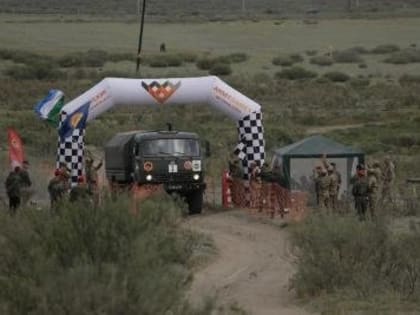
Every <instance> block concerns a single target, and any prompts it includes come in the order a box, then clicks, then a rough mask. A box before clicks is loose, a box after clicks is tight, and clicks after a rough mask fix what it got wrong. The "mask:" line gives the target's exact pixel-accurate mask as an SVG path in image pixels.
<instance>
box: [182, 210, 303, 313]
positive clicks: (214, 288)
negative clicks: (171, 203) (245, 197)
mask: <svg viewBox="0 0 420 315" xmlns="http://www.w3.org/2000/svg"><path fill="white" fill-rule="evenodd" d="M281 223H282V222H275V221H272V222H268V221H267V222H264V221H262V220H258V219H257V218H254V217H252V216H250V215H249V214H247V213H246V212H243V211H229V212H222V213H212V214H207V215H201V216H195V217H191V218H189V219H188V220H187V221H186V223H185V225H186V226H187V227H189V228H191V229H193V230H196V231H198V232H202V233H205V234H208V235H210V236H211V237H212V238H213V240H214V242H215V245H216V247H217V250H218V255H217V256H216V257H215V258H214V259H213V261H212V262H210V263H209V264H208V265H207V266H206V267H204V268H203V269H201V270H199V271H198V272H197V273H196V274H195V276H194V281H193V283H192V287H191V290H190V292H189V298H190V300H191V302H192V303H193V304H199V303H200V302H202V299H203V297H215V298H216V301H217V306H224V307H225V309H226V307H227V308H229V307H230V306H231V305H235V304H237V305H238V306H239V307H240V308H241V309H243V310H245V311H246V312H247V313H250V314H257V315H274V314H276V315H278V314H282V315H304V314H309V313H308V312H307V311H305V310H304V309H302V308H300V307H298V306H296V305H295V301H294V300H293V299H294V298H293V293H292V292H290V291H289V289H288V281H289V278H290V277H291V276H292V274H293V266H292V263H291V260H292V258H291V256H290V253H289V252H288V245H287V237H286V234H287V231H285V230H284V229H282V228H281Z"/></svg>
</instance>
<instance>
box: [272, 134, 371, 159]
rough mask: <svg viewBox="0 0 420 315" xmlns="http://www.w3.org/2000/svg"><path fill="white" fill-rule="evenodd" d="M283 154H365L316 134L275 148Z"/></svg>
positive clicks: (276, 152) (279, 153) (275, 151)
mask: <svg viewBox="0 0 420 315" xmlns="http://www.w3.org/2000/svg"><path fill="white" fill-rule="evenodd" d="M274 153H275V154H276V155H281V156H308V157H310V156H320V155H323V154H326V155H327V156H354V155H361V154H364V153H363V152H362V151H360V150H358V149H354V148H352V147H348V146H345V145H343V144H341V143H338V142H335V141H334V140H331V139H329V138H326V137H324V136H321V135H314V136H310V137H308V138H305V139H302V140H300V141H298V142H295V143H292V144H290V145H288V146H285V147H283V148H280V149H277V150H274Z"/></svg>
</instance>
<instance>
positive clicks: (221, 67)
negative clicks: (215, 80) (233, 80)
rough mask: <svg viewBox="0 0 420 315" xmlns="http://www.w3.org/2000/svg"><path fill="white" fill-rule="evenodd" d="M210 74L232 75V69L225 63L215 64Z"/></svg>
mask: <svg viewBox="0 0 420 315" xmlns="http://www.w3.org/2000/svg"><path fill="white" fill-rule="evenodd" d="M209 73H210V74H211V75H229V74H231V73H232V68H231V67H230V66H229V65H228V64H225V63H215V64H214V65H213V66H212V67H211V68H210V71H209Z"/></svg>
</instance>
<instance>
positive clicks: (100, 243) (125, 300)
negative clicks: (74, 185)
mask: <svg viewBox="0 0 420 315" xmlns="http://www.w3.org/2000/svg"><path fill="white" fill-rule="evenodd" d="M128 208H129V202H128V199H119V200H117V201H112V200H110V199H107V200H105V202H104V206H103V207H101V208H97V209H92V208H90V207H89V206H87V205H86V204H85V205H82V204H63V205H62V207H61V208H60V211H59V213H58V214H56V215H51V214H50V213H49V211H36V212H33V211H29V210H28V211H26V212H23V213H20V214H18V216H17V217H15V218H10V217H8V216H6V215H5V214H4V213H5V211H2V213H1V214H0V216H1V220H0V226H1V231H0V240H1V244H2V251H1V253H0V256H1V261H0V275H1V276H0V285H1V286H2V290H1V291H0V309H1V310H2V312H3V313H7V314H29V313H30V314H65V313H68V314H99V313H101V314H127V315H129V314H166V313H171V314H183V313H187V314H191V313H192V310H191V308H190V307H189V306H188V304H187V303H186V302H185V300H184V291H185V289H186V286H187V285H188V283H189V282H190V280H191V276H190V273H189V271H188V268H187V267H188V264H189V259H190V257H192V254H193V252H194V249H195V248H198V246H199V243H198V242H197V240H198V239H199V238H197V237H196V236H195V235H194V234H192V233H190V232H186V231H182V230H181V229H180V228H179V226H178V225H179V218H180V212H181V208H180V206H179V205H177V204H176V203H174V202H173V201H172V200H171V199H170V198H169V197H164V198H163V200H161V199H160V198H159V200H158V198H154V199H151V200H147V201H146V202H144V203H142V210H141V211H142V212H141V215H140V216H133V215H131V214H130V212H129V211H128Z"/></svg>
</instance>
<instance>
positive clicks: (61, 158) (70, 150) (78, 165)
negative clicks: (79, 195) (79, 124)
mask: <svg viewBox="0 0 420 315" xmlns="http://www.w3.org/2000/svg"><path fill="white" fill-rule="evenodd" d="M66 116H67V115H66V114H65V113H62V114H61V122H63V121H64V120H65V119H66ZM60 124H61V123H60ZM84 136H85V130H84V129H74V130H73V133H72V135H71V136H69V137H67V138H65V139H61V137H59V138H58V149H57V161H56V162H57V163H56V164H57V168H58V167H59V166H60V164H61V163H65V164H66V166H67V168H68V169H69V170H71V185H72V186H74V185H76V184H77V179H78V178H79V176H82V175H83V169H84V168H83V156H84V148H85V143H84Z"/></svg>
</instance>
